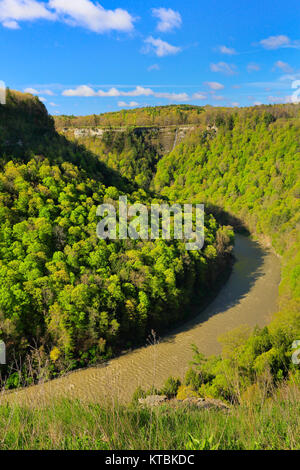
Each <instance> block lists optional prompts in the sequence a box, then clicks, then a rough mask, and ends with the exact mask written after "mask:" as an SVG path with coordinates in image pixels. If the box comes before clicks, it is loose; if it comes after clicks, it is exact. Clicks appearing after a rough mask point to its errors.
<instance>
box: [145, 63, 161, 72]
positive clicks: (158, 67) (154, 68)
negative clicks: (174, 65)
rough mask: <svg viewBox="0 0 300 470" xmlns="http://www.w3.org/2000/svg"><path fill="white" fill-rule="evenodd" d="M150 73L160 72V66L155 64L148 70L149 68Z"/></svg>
mask: <svg viewBox="0 0 300 470" xmlns="http://www.w3.org/2000/svg"><path fill="white" fill-rule="evenodd" d="M147 70H148V72H151V71H152V70H160V66H159V65H158V64H153V65H150V66H149V67H148V68H147Z"/></svg>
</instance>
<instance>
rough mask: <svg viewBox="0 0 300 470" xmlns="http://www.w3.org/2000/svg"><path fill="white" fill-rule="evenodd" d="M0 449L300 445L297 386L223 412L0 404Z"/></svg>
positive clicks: (65, 403)
mask: <svg viewBox="0 0 300 470" xmlns="http://www.w3.org/2000/svg"><path fill="white" fill-rule="evenodd" d="M0 449H25V450H27V449H65V450H67V449H72V450H85V449H97V450H109V449H113V450H121V449H125V450H138V449H145V450H148V449H150V450H153V449H161V450H171V449H177V450H178V449H179V450H183V449H188V450H193V449H195V450H197V449H199V450H201V449H220V450H221V449H237V450H238V449H300V390H299V388H298V387H296V386H292V385H289V386H283V387H281V389H279V390H278V391H277V392H276V393H275V394H274V396H273V397H272V398H268V399H266V400H265V401H264V402H263V403H259V404H257V403H254V402H253V403H251V402H250V403H249V402H248V403H247V404H244V405H238V406H236V407H233V408H232V410H231V411H230V412H229V413H225V412H224V411H216V410H215V411H211V410H210V411H209V410H199V409H196V408H185V407H183V406H180V407H172V406H170V405H164V406H161V407H159V408H155V409H153V410H150V409H142V408H139V407H137V406H135V407H134V406H132V405H131V406H121V405H116V404H111V405H106V406H103V405H97V404H86V403H82V402H79V401H71V400H60V401H56V402H53V403H52V404H51V405H47V406H43V407H42V406H41V407H36V408H30V407H22V406H8V405H5V404H2V405H0Z"/></svg>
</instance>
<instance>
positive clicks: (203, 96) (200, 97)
mask: <svg viewBox="0 0 300 470" xmlns="http://www.w3.org/2000/svg"><path fill="white" fill-rule="evenodd" d="M192 98H193V99H194V100H205V99H206V93H201V92H200V91H198V92H197V93H194V94H193V96H192Z"/></svg>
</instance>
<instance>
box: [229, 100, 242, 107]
mask: <svg viewBox="0 0 300 470" xmlns="http://www.w3.org/2000/svg"><path fill="white" fill-rule="evenodd" d="M231 106H234V107H235V108H236V107H238V106H240V103H239V102H238V101H234V102H233V103H231Z"/></svg>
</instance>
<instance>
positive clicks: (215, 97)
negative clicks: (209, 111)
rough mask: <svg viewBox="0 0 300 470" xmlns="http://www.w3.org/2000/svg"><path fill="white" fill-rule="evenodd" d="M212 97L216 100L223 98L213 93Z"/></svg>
mask: <svg viewBox="0 0 300 470" xmlns="http://www.w3.org/2000/svg"><path fill="white" fill-rule="evenodd" d="M212 99H213V100H216V101H223V100H224V99H225V98H224V96H221V95H215V94H213V95H212Z"/></svg>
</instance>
